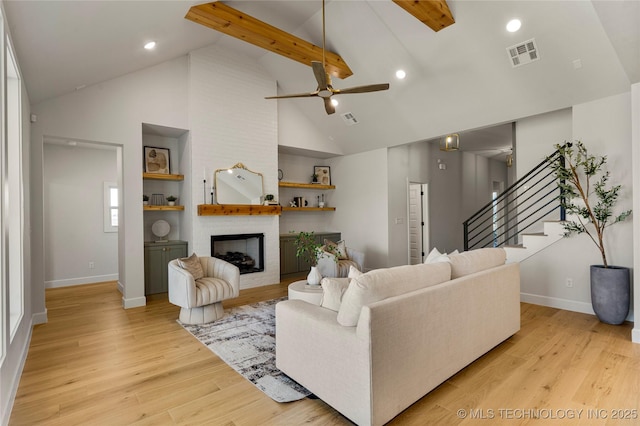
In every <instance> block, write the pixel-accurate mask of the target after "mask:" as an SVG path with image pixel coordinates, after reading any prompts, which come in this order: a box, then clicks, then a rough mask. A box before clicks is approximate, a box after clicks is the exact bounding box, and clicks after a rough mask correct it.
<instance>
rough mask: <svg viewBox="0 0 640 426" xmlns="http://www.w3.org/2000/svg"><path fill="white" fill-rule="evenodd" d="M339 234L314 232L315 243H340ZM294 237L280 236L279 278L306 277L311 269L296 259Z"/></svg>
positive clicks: (290, 235)
mask: <svg viewBox="0 0 640 426" xmlns="http://www.w3.org/2000/svg"><path fill="white" fill-rule="evenodd" d="M340 236H341V234H340V232H316V233H315V237H316V241H317V242H318V243H320V244H322V243H323V242H324V240H325V239H327V240H330V241H333V242H338V241H340ZM295 241H296V235H295V234H282V235H280V278H281V279H282V278H290V277H293V276H296V275H300V276H302V275H306V274H308V273H309V270H310V269H311V264H310V263H309V262H306V261H304V260H303V259H300V258H298V257H296V244H295Z"/></svg>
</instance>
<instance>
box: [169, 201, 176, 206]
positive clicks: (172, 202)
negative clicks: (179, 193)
mask: <svg viewBox="0 0 640 426" xmlns="http://www.w3.org/2000/svg"><path fill="white" fill-rule="evenodd" d="M167 204H168V205H170V206H175V205H176V202H175V201H167Z"/></svg>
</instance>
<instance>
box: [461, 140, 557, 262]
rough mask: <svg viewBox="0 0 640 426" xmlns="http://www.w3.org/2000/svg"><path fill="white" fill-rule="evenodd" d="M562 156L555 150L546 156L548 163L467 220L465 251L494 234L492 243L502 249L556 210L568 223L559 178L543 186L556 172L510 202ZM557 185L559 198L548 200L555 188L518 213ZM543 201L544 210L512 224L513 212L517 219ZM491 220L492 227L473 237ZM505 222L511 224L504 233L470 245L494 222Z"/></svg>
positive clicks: (540, 166)
mask: <svg viewBox="0 0 640 426" xmlns="http://www.w3.org/2000/svg"><path fill="white" fill-rule="evenodd" d="M558 155H561V154H560V150H555V151H554V152H553V153H552V154H551V155H549V156H547V157H545V159H544V160H542V161H541V162H540V163H538V164H537V165H536V166H534V167H533V168H532V169H531V170H529V171H528V172H527V173H526V174H525V175H524V176H522V177H521V178H520V179H518V180H517V181H516V182H514V183H513V184H511V185H510V186H509V187H508V188H507V189H505V190H504V191H502V192H501V193H500V194H498V195H497V196H496V198H495V199H493V200H491V201H490V202H488V203H487V204H485V205H484V206H482V207H481V208H480V209H479V210H478V211H476V212H475V213H474V214H473V215H471V216H470V217H469V218H468V219H467V220H465V221H464V222H463V228H464V250H465V251H466V250H469V249H470V248H472V247H473V246H475V245H479V244H481V243H482V242H483V241H486V240H485V239H487V238H490V237H491V235H492V233H493V240H492V242H491V243H492V244H493V245H494V246H502V245H504V244H505V243H506V242H507V241H508V240H509V238H515V237H517V235H519V234H521V233H522V231H524V230H525V229H528V228H529V227H531V226H533V225H534V224H535V223H536V222H535V221H536V220H541V219H542V218H544V217H546V216H547V215H548V214H550V213H552V212H553V211H554V210H556V209H558V208H559V209H560V220H561V221H564V220H565V219H566V211H565V208H564V194H563V190H562V186H561V185H557V182H556V180H555V179H553V180H552V181H550V182H547V183H543V182H544V181H545V180H546V179H547V178H548V177H549V176H551V175H552V174H553V171H550V172H549V173H547V174H546V175H544V176H542V177H541V178H539V179H538V180H536V181H535V182H534V183H533V185H531V186H530V187H528V188H526V189H525V190H524V191H521V192H520V193H519V194H517V195H516V196H515V198H512V199H511V200H509V199H508V197H509V196H512V195H513V194H514V193H515V192H516V191H517V190H519V189H521V188H522V187H523V186H524V185H525V184H527V183H529V182H531V181H533V180H534V179H535V178H537V177H538V176H539V175H540V174H542V173H543V172H544V171H545V170H548V169H549V166H550V163H551V161H552V160H554V159H555V158H556V157H557V156H558ZM560 161H561V162H564V157H561V158H560ZM539 184H540V185H543V186H542V188H537V189H536V190H535V192H533V193H532V194H530V195H529V196H527V198H525V199H524V200H520V202H521V203H522V204H521V205H518V199H519V198H520V197H522V196H523V195H524V194H526V193H527V192H529V191H530V190H533V188H534V187H535V186H536V185H539ZM553 184H555V185H556V186H557V187H558V189H559V194H558V196H557V197H555V198H552V199H550V200H549V199H548V198H547V197H548V196H549V195H551V194H552V193H553V192H554V190H555V189H552V190H551V191H548V192H546V193H545V194H544V195H542V196H541V197H539V198H537V199H536V200H534V201H533V202H532V203H533V204H532V205H530V206H527V207H524V208H523V209H520V211H518V208H519V207H520V206H522V205H524V203H526V202H528V201H529V200H531V199H533V198H534V197H536V196H539V195H540V193H541V192H542V191H544V190H545V188H548V187H549V186H551V185H553ZM556 200H557V202H558V203H557V206H554V207H553V208H552V209H551V210H548V211H545V212H544V213H543V214H542V215H541V216H540V217H539V218H536V219H534V222H532V223H529V224H527V225H526V226H524V228H521V229H519V230H518V228H519V226H520V225H524V221H526V220H528V219H530V218H531V217H532V216H533V215H535V214H536V213H539V212H540V211H542V210H543V209H544V208H545V207H548V206H549V205H550V204H552V203H554V202H555V201H556ZM505 201H506V203H504V205H502V206H501V207H500V208H499V209H498V210H496V211H493V209H494V206H496V204H497V203H501V204H502V203H503V202H505ZM539 202H545V204H544V205H542V206H541V207H538V208H537V209H536V210H535V211H534V212H532V213H529V214H528V215H527V216H526V217H516V218H515V221H512V219H509V214H510V213H513V212H514V211H515V212H516V216H520V214H519V213H524V212H525V211H527V210H529V209H530V208H531V207H532V206H533V205H535V203H539ZM505 210H506V211H505ZM489 212H491V213H492V214H491V215H490V216H489V217H486V218H484V219H482V217H484V216H485V215H487V213H489ZM502 212H504V214H502V216H498V214H499V213H502ZM496 217H497V219H496ZM490 219H492V220H493V222H489V224H488V225H486V226H484V228H482V229H481V230H480V231H479V232H478V233H476V234H474V235H473V236H471V237H470V234H471V233H473V232H474V231H476V230H477V229H478V228H480V227H482V226H483V224H485V222H487V221H489V220H490ZM505 219H506V221H507V223H504V224H503V225H502V228H503V230H502V231H501V232H500V233H497V232H494V231H493V230H492V231H491V232H490V233H489V234H485V235H482V237H481V238H479V241H478V242H476V243H474V244H473V245H471V244H470V241H471V240H475V239H478V237H479V236H480V234H481V233H482V232H484V231H486V230H487V229H488V228H489V227H492V226H493V224H494V223H496V222H498V221H502V220H505ZM476 221H477V222H478V223H477V224H475V222H476ZM471 226H473V227H472V228H471ZM514 229H515V230H516V231H515V232H514V234H513V235H511V236H509V232H510V231H511V230H514ZM505 235H506V237H505V238H504V240H503V241H501V242H498V240H499V238H501V237H504V236H505ZM488 244H490V243H485V244H484V246H487V245H488Z"/></svg>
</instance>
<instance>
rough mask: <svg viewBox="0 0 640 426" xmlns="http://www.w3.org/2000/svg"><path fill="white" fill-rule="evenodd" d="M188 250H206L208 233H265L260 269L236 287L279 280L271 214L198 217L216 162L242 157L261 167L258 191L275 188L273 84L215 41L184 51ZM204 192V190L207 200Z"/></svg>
mask: <svg viewBox="0 0 640 426" xmlns="http://www.w3.org/2000/svg"><path fill="white" fill-rule="evenodd" d="M189 85H190V87H189V117H190V123H189V128H190V137H191V140H190V145H191V170H190V173H191V185H192V187H191V194H192V204H193V205H192V206H191V209H190V210H191V212H192V213H191V214H192V215H193V217H192V227H191V228H192V229H191V236H190V238H189V239H190V241H192V242H193V243H192V246H191V251H194V252H196V253H198V254H207V255H208V254H209V252H210V237H211V235H221V234H244V233H264V235H265V253H264V255H265V270H264V272H258V273H254V274H246V275H242V276H241V279H240V286H241V288H249V287H258V286H262V285H268V284H274V283H277V282H279V281H280V253H279V250H280V249H279V219H278V216H197V205H198V204H202V203H203V179H204V177H205V176H206V179H207V194H209V193H210V192H211V182H212V181H213V173H214V171H215V170H216V169H221V168H228V167H231V166H233V165H235V164H236V163H243V164H244V165H245V166H246V167H247V168H248V169H250V170H252V171H255V172H258V173H262V175H263V177H264V190H265V193H272V194H277V193H278V176H277V174H278V133H277V130H278V129H277V118H278V117H277V103H276V102H273V101H268V100H265V99H264V97H265V96H270V95H273V94H275V92H276V83H275V81H274V80H273V78H271V77H270V76H269V75H268V73H267V72H266V71H264V70H263V69H262V68H261V67H260V65H259V64H258V63H257V62H254V61H252V60H251V59H250V58H248V57H245V56H242V55H236V54H234V53H230V52H229V51H226V50H222V49H219V48H217V47H215V46H212V47H206V48H203V49H200V50H196V51H193V52H191V53H190V55H189ZM209 202H210V195H207V203H209Z"/></svg>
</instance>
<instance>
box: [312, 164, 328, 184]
mask: <svg viewBox="0 0 640 426" xmlns="http://www.w3.org/2000/svg"><path fill="white" fill-rule="evenodd" d="M313 174H314V175H317V176H318V183H319V184H321V185H331V167H329V166H313Z"/></svg>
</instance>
